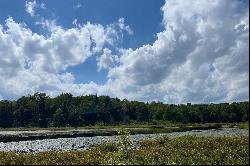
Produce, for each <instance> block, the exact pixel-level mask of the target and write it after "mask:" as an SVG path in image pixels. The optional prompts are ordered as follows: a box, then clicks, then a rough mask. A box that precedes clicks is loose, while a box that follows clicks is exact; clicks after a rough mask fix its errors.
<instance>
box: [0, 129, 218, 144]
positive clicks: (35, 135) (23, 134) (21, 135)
mask: <svg viewBox="0 0 250 166" xmlns="http://www.w3.org/2000/svg"><path fill="white" fill-rule="evenodd" d="M220 127H221V126H220V125H206V126H202V125H200V126H185V127H160V128H159V127H157V128H155V127H154V128H153V127H152V128H127V129H128V130H129V132H130V134H131V135H135V134H157V133H171V132H184V131H191V130H208V129H219V128H220ZM118 130H119V128H108V129H71V130H35V131H0V142H17V141H28V140H43V139H57V138H76V137H95V136H113V135H117V132H118Z"/></svg>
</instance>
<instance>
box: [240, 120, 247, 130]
mask: <svg viewBox="0 0 250 166" xmlns="http://www.w3.org/2000/svg"><path fill="white" fill-rule="evenodd" d="M239 128H240V129H246V130H249V122H248V121H247V122H243V123H240V124H239Z"/></svg>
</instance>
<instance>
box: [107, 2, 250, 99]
mask: <svg viewBox="0 0 250 166" xmlns="http://www.w3.org/2000/svg"><path fill="white" fill-rule="evenodd" d="M246 6H247V5H246V4H244V2H242V1H233V0H230V1H224V0H210V1H207V0H199V1H196V0H189V1H180V0H168V1H166V3H165V5H164V6H163V7H162V11H163V25H164V26H165V30H164V31H163V32H160V33H158V34H157V40H156V41H155V42H154V43H153V44H152V45H144V46H142V47H140V48H137V49H135V50H133V51H131V49H130V50H128V51H127V52H126V51H123V53H122V54H121V55H120V64H119V65H116V66H115V67H112V68H110V70H109V78H110V80H109V82H108V83H107V84H106V86H107V87H110V88H111V91H113V92H115V93H114V94H116V95H118V96H120V97H126V98H129V99H133V100H143V101H150V100H163V101H164V102H172V103H185V102H195V103H200V102H202V103H204V102H225V101H228V102H231V101H239V100H249V95H248V93H249V77H248V74H249V57H248V54H249V46H248V44H249V20H248V16H249V11H248V7H246ZM187 9H188V10H187ZM211 66H213V70H211ZM109 93H110V94H112V92H109Z"/></svg>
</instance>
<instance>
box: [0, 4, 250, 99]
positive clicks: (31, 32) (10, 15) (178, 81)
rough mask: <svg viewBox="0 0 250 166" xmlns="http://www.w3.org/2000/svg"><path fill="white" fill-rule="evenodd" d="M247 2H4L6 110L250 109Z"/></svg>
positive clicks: (1, 65)
mask: <svg viewBox="0 0 250 166" xmlns="http://www.w3.org/2000/svg"><path fill="white" fill-rule="evenodd" d="M248 17H249V2H248V1H246V0H211V1H207V0H199V1H197V0H185V1H182V0H166V1H164V0H157V1H156V0H66V1H58V0H46V1H45V0H44V1H41V0H18V1H16V0H1V1H0V87H1V88H0V100H1V99H16V98H18V97H20V96H22V95H27V94H32V93H35V92H45V93H47V94H48V95H50V96H56V95H58V94H60V93H62V92H69V93H72V94H73V95H87V94H98V95H109V96H111V97H119V98H121V99H123V98H126V99H129V100H139V101H153V100H158V101H163V102H165V103H186V102H193V103H208V102H233V101H244V100H249V94H248V93H249V76H248V75H249V57H248V54H249V46H248V44H249V18H248Z"/></svg>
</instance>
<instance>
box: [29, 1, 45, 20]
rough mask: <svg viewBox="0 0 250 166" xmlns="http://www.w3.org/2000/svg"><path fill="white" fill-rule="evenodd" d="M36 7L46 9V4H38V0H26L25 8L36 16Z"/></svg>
mask: <svg viewBox="0 0 250 166" xmlns="http://www.w3.org/2000/svg"><path fill="white" fill-rule="evenodd" d="M35 8H41V9H46V7H45V4H44V3H41V4H38V3H37V2H36V1H33V2H32V1H26V2H25V10H26V12H27V13H28V14H29V15H30V16H31V17H34V16H35Z"/></svg>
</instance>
